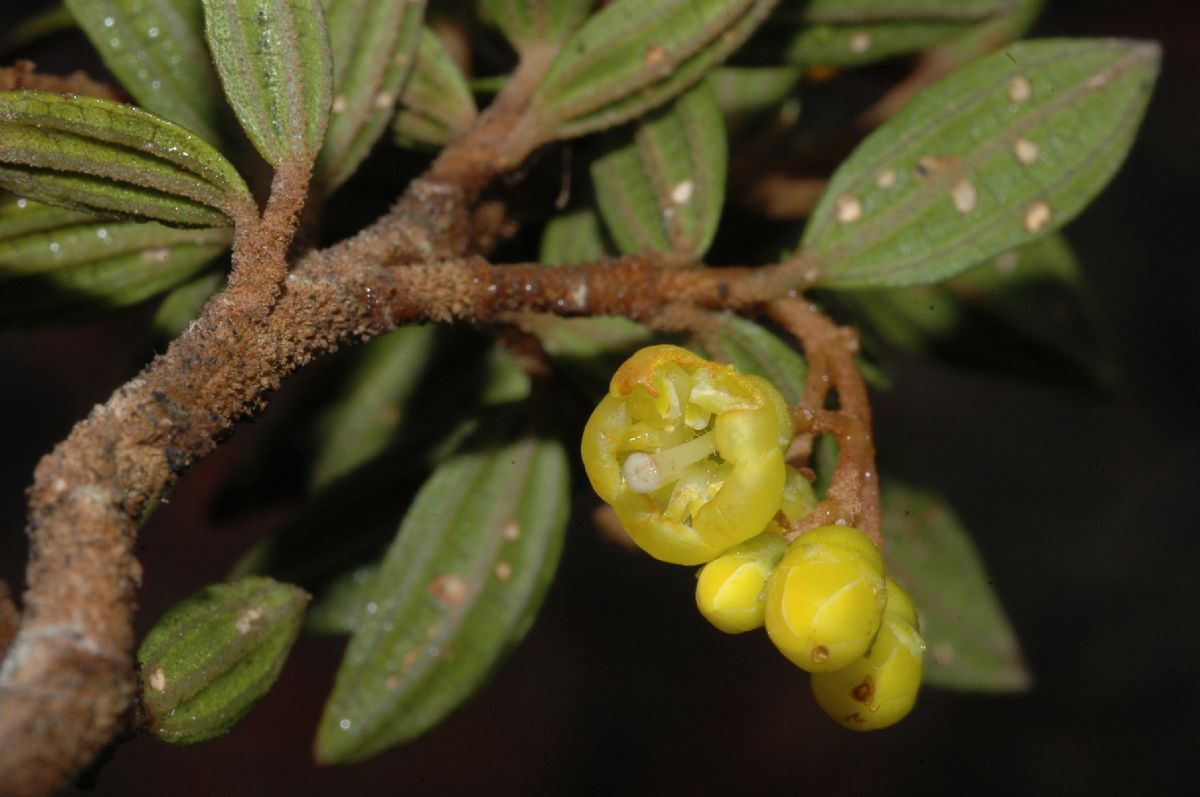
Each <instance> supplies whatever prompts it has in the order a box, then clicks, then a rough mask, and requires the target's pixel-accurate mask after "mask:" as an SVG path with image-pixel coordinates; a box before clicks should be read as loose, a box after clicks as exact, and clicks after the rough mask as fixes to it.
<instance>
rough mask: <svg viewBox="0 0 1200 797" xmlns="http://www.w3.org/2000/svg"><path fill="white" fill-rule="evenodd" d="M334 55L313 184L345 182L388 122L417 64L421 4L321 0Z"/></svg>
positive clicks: (327, 186) (327, 187)
mask: <svg viewBox="0 0 1200 797" xmlns="http://www.w3.org/2000/svg"><path fill="white" fill-rule="evenodd" d="M324 3H325V24H326V26H327V27H328V28H329V43H330V47H331V50H332V53H333V105H332V113H331V115H330V118H329V129H328V130H327V131H326V133H325V146H324V148H323V149H322V150H321V155H320V157H319V158H318V159H317V166H316V171H315V175H314V180H315V181H316V182H317V183H318V184H320V185H322V186H323V188H324V190H325V191H326V192H331V191H333V189H335V188H337V187H338V186H339V185H341V184H342V183H343V182H345V181H346V179H347V178H348V177H350V175H351V174H353V173H354V171H355V169H357V168H358V166H359V164H361V163H362V161H363V159H364V158H366V157H367V154H368V153H369V152H370V151H371V147H372V146H374V145H375V142H376V141H377V140H379V136H380V135H381V134H382V133H383V131H384V129H385V128H386V127H387V125H388V122H389V121H391V119H392V113H393V111H394V110H395V107H396V101H397V98H398V97H399V96H400V95H401V90H402V89H403V87H404V83H405V80H406V79H407V78H408V76H409V73H410V72H411V71H412V67H413V64H414V63H415V62H416V59H417V53H416V50H417V42H418V41H419V39H420V33H421V19H422V17H423V16H424V14H425V2H424V0H415V1H414V0H324Z"/></svg>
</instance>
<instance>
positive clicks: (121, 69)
mask: <svg viewBox="0 0 1200 797" xmlns="http://www.w3.org/2000/svg"><path fill="white" fill-rule="evenodd" d="M65 2H66V4H67V7H68V8H70V9H71V13H72V14H73V15H74V16H75V19H76V20H78V22H79V26H80V27H81V28H83V32H84V33H86V34H87V36H88V38H89V39H91V41H92V45H93V46H95V48H96V49H97V50H98V51H99V53H100V57H101V58H103V59H104V65H105V66H107V67H108V68H109V69H110V70H111V71H112V73H113V74H114V75H116V76H117V79H118V80H120V81H121V84H122V85H123V86H124V87H125V88H126V89H128V90H129V93H130V94H132V95H133V96H134V98H135V99H136V100H137V101H138V104H140V105H141V106H142V107H143V108H145V109H146V110H148V111H153V112H154V113H156V114H158V115H159V116H164V117H166V118H167V119H170V120H171V121H172V122H175V123H177V124H179V125H182V126H183V127H186V128H187V129H188V130H191V131H192V132H194V133H196V134H197V135H199V136H201V137H202V138H204V139H206V140H208V141H210V142H214V143H215V142H216V141H217V140H218V135H217V130H218V126H219V117H220V112H221V108H222V105H223V101H222V98H221V89H220V84H219V82H218V81H217V73H216V72H215V71H213V67H212V60H211V59H210V58H209V55H208V48H207V47H205V45H204V11H203V9H202V8H201V6H200V0H65Z"/></svg>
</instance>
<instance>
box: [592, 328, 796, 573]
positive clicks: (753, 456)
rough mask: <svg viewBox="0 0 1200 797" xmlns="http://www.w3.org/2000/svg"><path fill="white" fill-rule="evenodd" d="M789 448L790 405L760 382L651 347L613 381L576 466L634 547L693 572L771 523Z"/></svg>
mask: <svg viewBox="0 0 1200 797" xmlns="http://www.w3.org/2000/svg"><path fill="white" fill-rule="evenodd" d="M791 438H792V426H791V421H790V419H789V415H788V409H787V403H786V402H785V401H784V399H783V397H782V396H781V395H780V394H779V391H778V390H776V389H775V388H774V386H772V385H771V384H770V383H769V382H767V381H766V380H765V379H761V378H759V377H756V376H751V375H746V374H741V373H738V371H737V370H735V369H733V368H731V367H729V366H726V365H721V364H720V363H714V362H710V361H708V360H705V359H704V358H702V357H700V356H698V355H696V354H693V353H692V352H690V351H688V350H686V349H682V348H680V347H678V346H670V345H659V346H649V347H647V348H644V349H642V350H640V351H638V352H637V353H636V354H634V355H633V356H632V357H630V358H629V359H628V360H627V361H626V362H625V363H624V364H623V365H622V366H621V367H620V368H619V369H617V372H616V374H615V375H614V376H613V378H612V383H611V384H610V386H609V393H608V395H607V396H605V397H604V399H603V400H601V402H600V405H599V406H598V407H596V410H595V412H593V413H592V417H591V418H590V419H589V420H588V423H587V426H586V427H585V428H584V431H583V444H582V455H583V464H584V468H585V469H586V471H587V474H588V479H590V480H591V483H592V487H593V488H594V489H595V490H596V493H597V494H598V495H599V496H600V497H601V498H602V499H604V500H605V501H606V502H608V503H609V504H611V505H612V507H613V509H614V510H615V511H616V514H617V518H618V519H619V520H620V521H621V525H622V526H624V527H625V531H626V532H628V533H629V536H630V537H632V538H633V540H634V542H636V543H637V544H638V546H640V547H641V548H642V549H643V550H645V551H646V552H647V553H649V554H650V555H651V556H653V557H655V558H657V559H661V560H663V561H665V562H674V563H676V564H685V565H692V564H701V563H703V562H708V561H710V560H712V559H713V558H715V557H717V556H719V555H721V554H722V553H723V552H725V551H726V550H728V549H729V548H731V547H733V546H734V545H737V544H738V543H740V542H744V541H745V540H748V539H750V538H751V537H753V536H755V535H756V534H758V533H759V532H761V531H763V529H764V528H766V526H767V524H768V523H769V522H770V521H771V519H772V518H774V516H775V514H776V513H777V512H778V511H779V509H780V506H781V503H782V500H783V489H784V481H785V477H786V474H785V469H784V462H783V453H784V449H785V448H786V447H787V445H788V444H789V443H790V442H791Z"/></svg>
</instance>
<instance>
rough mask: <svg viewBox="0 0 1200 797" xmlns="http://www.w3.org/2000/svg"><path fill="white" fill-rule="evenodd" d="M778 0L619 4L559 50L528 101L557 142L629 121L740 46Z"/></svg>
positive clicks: (625, 0) (631, 0)
mask: <svg viewBox="0 0 1200 797" xmlns="http://www.w3.org/2000/svg"><path fill="white" fill-rule="evenodd" d="M776 2H777V0H659V1H658V2H646V0H616V2H613V3H610V4H608V5H607V6H605V7H604V8H603V9H601V10H600V11H599V12H597V13H595V14H593V15H592V16H591V17H589V18H588V20H587V22H585V23H584V25H583V27H581V28H580V29H579V30H577V31H576V32H575V33H574V34H573V35H572V36H571V37H570V38H569V39H567V41H566V43H565V44H564V45H563V47H562V49H561V50H560V52H559V54H558V56H557V57H556V58H555V59H554V62H553V63H552V64H551V65H550V69H549V71H548V72H547V73H546V77H545V79H544V80H543V81H542V83H541V85H540V86H539V87H538V90H537V92H536V93H535V94H534V96H533V101H532V111H533V112H534V113H536V114H537V115H538V116H539V117H540V118H541V119H543V120H545V122H546V123H547V125H548V127H549V128H550V129H551V130H552V134H553V136H554V137H555V138H560V139H561V138H573V137H575V136H580V135H583V134H585V133H591V132H594V131H596V130H602V129H604V128H608V127H613V126H615V125H618V124H620V123H622V122H625V121H628V120H630V119H632V118H634V117H636V116H639V115H641V114H642V113H644V112H645V111H647V110H649V109H651V108H654V107H656V106H658V105H661V104H662V103H664V102H666V101H667V100H669V99H671V98H672V97H675V96H676V95H678V94H680V93H682V92H683V91H684V90H686V89H687V88H689V87H690V86H692V85H693V84H694V83H696V82H697V81H698V80H700V79H701V78H702V77H703V76H704V74H705V73H706V72H707V71H708V70H709V69H711V68H712V67H713V66H715V65H717V64H719V63H720V62H722V61H724V60H725V58H727V57H728V56H729V54H730V53H732V52H733V51H734V50H736V49H737V48H738V47H739V46H741V44H742V42H744V41H745V40H746V39H747V38H748V37H749V35H750V34H751V33H752V32H753V31H754V30H755V29H756V28H757V27H758V26H759V24H760V23H762V21H763V20H764V19H765V18H766V16H767V14H768V13H770V11H771V9H772V8H774V6H775V4H776Z"/></svg>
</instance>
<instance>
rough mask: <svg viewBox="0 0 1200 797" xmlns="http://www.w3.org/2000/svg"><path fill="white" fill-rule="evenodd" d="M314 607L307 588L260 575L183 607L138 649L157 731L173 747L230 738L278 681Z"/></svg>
mask: <svg viewBox="0 0 1200 797" xmlns="http://www.w3.org/2000/svg"><path fill="white" fill-rule="evenodd" d="M307 603H308V595H307V594H306V593H305V592H304V591H303V590H301V589H299V588H297V587H294V586H292V585H290V584H280V583H278V582H275V581H272V580H271V579H269V578H261V577H256V578H246V579H242V580H240V581H237V582H234V583H232V584H214V585H212V586H209V587H205V588H204V589H202V590H201V591H200V592H198V593H196V594H195V595H192V596H191V597H189V598H187V599H186V600H184V601H181V602H180V603H178V604H177V605H176V606H175V607H174V608H172V609H171V610H170V611H169V612H167V614H165V615H164V616H163V617H162V619H160V620H159V621H158V622H157V623H156V624H155V626H154V628H152V629H151V630H150V633H149V634H147V635H146V639H145V640H144V641H143V642H142V644H141V647H139V648H138V664H139V665H140V666H141V675H142V703H143V705H144V706H145V707H146V711H147V713H148V714H149V720H150V722H149V725H150V731H151V732H152V733H153V734H154V735H155V736H157V737H158V738H160V739H162V740H163V741H167V742H171V743H172V744H195V743H197V742H204V741H207V740H209V739H212V738H214V737H217V736H221V735H222V734H225V733H227V732H228V731H229V729H230V728H232V727H233V726H234V725H235V724H237V722H238V720H240V719H241V718H242V717H243V716H245V715H246V713H247V712H248V711H249V710H250V709H251V708H253V707H254V704H255V703H257V702H258V701H259V699H261V698H262V696H263V695H265V694H266V693H267V690H269V689H270V688H271V685H272V684H273V683H275V679H276V678H277V677H279V671H280V670H281V669H282V668H283V663H284V661H285V660H286V659H287V654H288V652H289V651H290V650H291V647H292V643H293V642H295V641H296V635H297V633H299V631H300V621H301V619H302V618H303V616H304V607H305V604H307Z"/></svg>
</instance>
